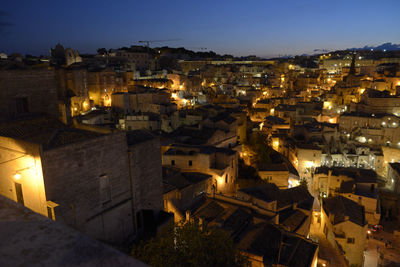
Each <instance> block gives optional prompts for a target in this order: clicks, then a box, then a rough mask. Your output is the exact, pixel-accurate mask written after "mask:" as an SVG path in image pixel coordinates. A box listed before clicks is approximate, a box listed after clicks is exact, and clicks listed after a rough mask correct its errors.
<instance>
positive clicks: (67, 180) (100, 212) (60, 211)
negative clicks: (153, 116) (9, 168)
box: [42, 133, 133, 243]
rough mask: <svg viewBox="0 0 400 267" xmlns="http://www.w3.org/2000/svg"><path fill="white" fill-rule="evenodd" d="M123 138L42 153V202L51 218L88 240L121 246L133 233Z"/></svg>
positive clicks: (121, 135) (117, 135)
mask: <svg viewBox="0 0 400 267" xmlns="http://www.w3.org/2000/svg"><path fill="white" fill-rule="evenodd" d="M126 151H127V148H126V137H125V134H124V133H115V134H110V135H105V136H102V137H99V138H94V139H90V140H88V141H85V142H79V143H75V144H70V145H68V146H64V147H59V148H56V149H51V150H46V151H43V156H42V166H43V177H44V183H45V190H46V199H47V200H51V201H53V202H55V203H57V204H58V205H59V206H58V207H56V208H55V219H56V220H57V221H62V222H64V223H66V224H68V225H71V226H73V227H75V228H77V229H79V230H80V231H82V232H85V233H87V234H89V235H90V236H92V237H94V238H96V239H101V240H107V241H109V242H116V243H119V242H122V241H124V239H126V238H127V237H128V236H129V235H131V234H132V233H133V222H132V218H133V216H132V199H131V189H130V181H129V165H128V159H127V156H126Z"/></svg>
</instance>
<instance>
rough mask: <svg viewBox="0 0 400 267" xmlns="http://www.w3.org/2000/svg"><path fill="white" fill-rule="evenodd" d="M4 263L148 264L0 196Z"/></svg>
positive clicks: (1, 240)
mask: <svg viewBox="0 0 400 267" xmlns="http://www.w3.org/2000/svg"><path fill="white" fill-rule="evenodd" d="M0 223H1V227H0V235H1V237H2V238H1V239H0V250H1V255H2V256H1V257H0V265H1V266H94V267H97V266H138V267H139V266H143V267H144V266H147V265H145V264H144V263H142V262H139V261H138V260H136V259H134V258H132V257H130V256H128V255H125V254H122V253H121V252H119V251H117V250H115V249H113V248H111V247H109V246H107V245H105V244H103V243H101V242H98V241H96V240H93V239H91V238H89V237H87V236H85V235H83V234H81V233H79V232H77V231H76V230H74V229H71V228H68V227H67V226H65V225H63V224H61V223H57V222H54V221H52V220H49V219H48V218H46V217H44V216H42V215H39V214H37V213H34V212H33V211H31V210H29V209H27V208H25V207H24V206H22V205H20V204H18V203H16V202H14V201H12V200H9V199H7V198H4V197H3V196H0Z"/></svg>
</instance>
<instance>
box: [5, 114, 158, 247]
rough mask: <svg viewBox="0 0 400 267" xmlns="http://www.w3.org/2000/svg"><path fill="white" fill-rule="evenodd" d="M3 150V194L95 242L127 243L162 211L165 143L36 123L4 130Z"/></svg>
mask: <svg viewBox="0 0 400 267" xmlns="http://www.w3.org/2000/svg"><path fill="white" fill-rule="evenodd" d="M103 132H105V131H103ZM0 144H1V149H0V158H1V159H2V164H1V165H0V176H1V177H3V179H1V180H0V193H1V194H2V195H4V196H6V197H8V198H10V199H12V200H14V201H16V202H19V203H21V204H23V205H25V206H26V207H28V208H30V209H32V210H33V211H35V212H37V213H40V214H42V215H44V216H47V217H49V218H51V219H53V220H56V221H59V222H63V223H65V224H67V225H69V226H72V227H73V228H75V229H78V230H79V231H81V232H83V233H86V234H88V235H89V236H91V237H93V238H96V239H100V240H104V241H107V242H110V243H116V244H120V243H122V242H124V241H126V240H128V239H129V238H131V237H132V236H133V235H134V234H136V230H139V231H140V230H142V229H143V228H144V226H143V225H144V222H148V225H153V224H152V223H153V222H155V218H156V216H157V214H158V212H159V211H160V210H161V209H162V178H161V157H160V156H159V157H156V156H155V155H159V151H160V145H159V142H158V140H157V139H155V138H153V137H152V136H151V135H150V136H149V135H147V134H139V133H135V132H134V133H128V135H127V134H126V133H124V132H113V133H100V132H93V131H88V130H80V129H76V128H70V127H66V126H65V125H63V124H62V123H60V122H58V121H56V120H53V119H49V118H46V117H34V118H30V119H24V120H16V121H12V122H6V123H3V124H1V125H0ZM128 149H129V152H128ZM134 205H135V206H134ZM135 218H136V220H135ZM144 230H146V229H144Z"/></svg>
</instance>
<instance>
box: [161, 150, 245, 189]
mask: <svg viewBox="0 0 400 267" xmlns="http://www.w3.org/2000/svg"><path fill="white" fill-rule="evenodd" d="M162 164H163V165H165V166H173V167H177V168H179V169H181V170H182V171H184V172H202V173H206V174H209V175H212V176H213V191H214V192H215V193H220V192H221V193H234V192H235V191H236V179H237V175H238V153H237V152H236V151H234V150H231V149H228V148H217V147H212V146H195V145H171V146H169V147H168V148H167V150H166V152H165V153H164V154H163V155H162Z"/></svg>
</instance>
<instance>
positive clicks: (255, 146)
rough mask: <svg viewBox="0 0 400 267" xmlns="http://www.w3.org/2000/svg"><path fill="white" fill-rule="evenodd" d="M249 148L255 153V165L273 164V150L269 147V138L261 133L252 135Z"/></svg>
mask: <svg viewBox="0 0 400 267" xmlns="http://www.w3.org/2000/svg"><path fill="white" fill-rule="evenodd" d="M248 146H249V147H250V149H251V150H252V151H253V152H254V153H255V158H254V161H255V163H271V162H272V161H271V153H272V152H273V150H272V148H271V147H270V146H269V145H268V141H267V137H266V136H265V134H263V133H260V132H253V133H251V135H250V138H249V141H248Z"/></svg>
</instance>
